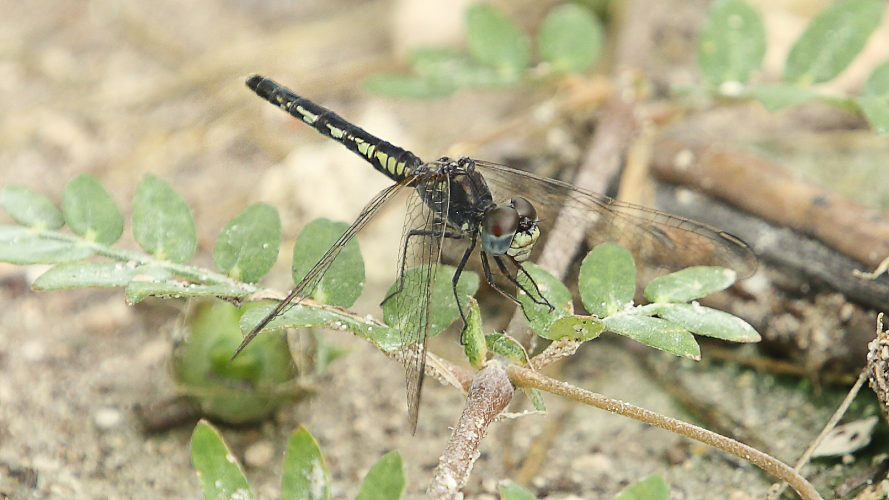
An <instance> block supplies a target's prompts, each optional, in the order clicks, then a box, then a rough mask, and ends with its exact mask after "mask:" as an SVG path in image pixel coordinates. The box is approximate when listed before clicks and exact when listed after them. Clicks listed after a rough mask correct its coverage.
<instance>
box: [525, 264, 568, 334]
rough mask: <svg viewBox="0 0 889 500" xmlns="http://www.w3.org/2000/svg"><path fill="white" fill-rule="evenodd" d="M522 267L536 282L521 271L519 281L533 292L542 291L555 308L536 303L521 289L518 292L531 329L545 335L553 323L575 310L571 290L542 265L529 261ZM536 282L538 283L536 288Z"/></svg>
mask: <svg viewBox="0 0 889 500" xmlns="http://www.w3.org/2000/svg"><path fill="white" fill-rule="evenodd" d="M522 267H523V268H524V269H525V271H527V273H528V275H530V276H531V279H532V280H533V282H534V283H531V281H529V280H528V277H527V276H525V274H524V273H519V275H518V278H517V279H518V282H519V283H520V284H521V285H522V286H523V287H525V289H526V290H529V291H531V292H532V293H533V292H534V291H535V290H539V291H540V293H541V294H543V296H544V297H546V300H547V301H549V303H550V304H552V305H553V307H554V308H555V309H553V310H550V308H549V306H548V305H546V304H538V303H535V302H534V301H533V300H531V297H530V296H528V295H527V294H526V293H525V292H523V291H522V290H521V289H519V290H517V292H516V298H518V299H519V303H520V304H521V306H522V312H523V313H524V314H525V318H526V319H528V323H529V324H530V326H531V329H532V330H534V332H536V333H537V335H541V336H545V335H546V334H547V331H548V330H549V328H550V326H551V325H552V324H553V323H555V322H556V321H558V320H559V318H562V317H564V316H567V315H568V314H570V313H571V312H573V311H574V309H573V308H574V304H573V302H572V298H571V292H570V291H569V290H568V288H567V287H565V284H564V283H562V282H561V281H559V280H558V279H556V277H555V276H553V275H552V274H550V273H548V272H546V271H545V270H544V269H543V268H541V267H540V266H538V265H536V264H533V263H530V262H528V263H525V264H523V265H522ZM534 284H536V285H537V286H536V288H535V286H534ZM538 299H539V297H538Z"/></svg>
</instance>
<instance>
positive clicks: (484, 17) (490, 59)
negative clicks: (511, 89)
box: [466, 3, 531, 80]
mask: <svg viewBox="0 0 889 500" xmlns="http://www.w3.org/2000/svg"><path fill="white" fill-rule="evenodd" d="M466 44H467V46H468V49H469V53H470V54H472V57H474V58H475V59H476V60H477V61H478V62H480V63H481V64H484V65H486V66H490V67H492V68H495V69H496V70H498V71H499V72H501V73H502V74H503V76H504V77H508V78H511V79H513V80H518V79H519V77H520V76H521V74H522V72H523V71H524V70H525V68H527V67H528V64H529V63H530V61H531V49H530V46H529V44H528V39H527V37H526V36H525V34H524V33H522V31H521V30H520V29H519V27H518V26H516V25H515V23H513V22H512V21H511V20H510V19H509V18H508V17H506V16H505V15H504V14H503V13H501V12H500V11H498V10H496V9H494V8H493V7H491V6H490V5H487V4H484V3H477V4H475V5H473V6H471V7H470V8H469V9H468V11H467V14H466Z"/></svg>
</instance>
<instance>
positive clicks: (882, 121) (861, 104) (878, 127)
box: [855, 96, 889, 134]
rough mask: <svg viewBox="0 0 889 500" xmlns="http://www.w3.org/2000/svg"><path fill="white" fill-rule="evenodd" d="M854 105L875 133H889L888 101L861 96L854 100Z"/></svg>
mask: <svg viewBox="0 0 889 500" xmlns="http://www.w3.org/2000/svg"><path fill="white" fill-rule="evenodd" d="M855 103H856V104H857V105H858V108H859V109H861V112H862V113H863V114H864V116H865V118H867V121H868V123H870V126H871V127H873V128H874V130H875V131H876V132H878V133H880V134H886V133H889V100H886V99H881V98H879V97H873V96H862V97H859V98H858V99H856V100H855Z"/></svg>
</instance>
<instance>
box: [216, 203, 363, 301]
mask: <svg viewBox="0 0 889 500" xmlns="http://www.w3.org/2000/svg"><path fill="white" fill-rule="evenodd" d="M280 247H281V219H280V218H279V217H278V211H277V210H275V209H274V207H272V206H271V205H268V204H266V203H255V204H253V205H250V206H249V207H247V208H245V209H244V211H243V212H241V213H240V214H238V215H236V216H235V217H234V218H233V219H232V220H231V221H229V223H228V224H226V226H225V228H224V229H223V230H222V233H220V234H219V239H217V240H216V246H215V247H214V248H213V263H214V264H215V265H216V268H217V269H219V270H220V271H222V272H223V273H225V274H227V275H229V276H231V277H232V278H234V279H236V280H240V281H245V282H247V283H256V282H257V281H259V280H260V278H262V277H263V276H265V275H266V273H268V272H269V271H270V270H271V269H272V266H273V265H274V264H275V261H276V260H277V259H278V249H279V248H280ZM350 305H351V304H350Z"/></svg>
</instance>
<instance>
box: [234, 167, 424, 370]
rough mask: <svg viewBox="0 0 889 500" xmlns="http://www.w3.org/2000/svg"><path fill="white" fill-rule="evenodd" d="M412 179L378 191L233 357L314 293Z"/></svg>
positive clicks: (252, 331) (249, 334)
mask: <svg viewBox="0 0 889 500" xmlns="http://www.w3.org/2000/svg"><path fill="white" fill-rule="evenodd" d="M411 180H412V178H408V179H405V180H404V181H402V182H399V183H397V184H393V185H391V186H389V187H388V188H386V189H384V190H382V191H380V192H379V193H377V195H376V196H374V197H373V199H371V200H370V202H369V203H368V204H367V205H365V206H364V208H363V209H362V210H361V213H360V214H358V217H357V218H356V219H355V222H353V223H352V225H351V226H349V228H348V229H346V232H344V233H343V235H342V236H340V238H339V239H338V240H337V241H336V243H334V244H333V246H331V247H330V249H329V250H327V253H325V254H324V256H323V257H321V260H319V261H318V263H317V264H315V266H314V267H313V268H312V269H311V270H310V271H309V272H308V273H307V274H306V276H305V277H304V278H303V279H302V280H301V281H300V282H299V283H297V285H296V286H295V287H294V288H293V289H292V290H290V292H288V293H287V297H286V298H285V299H284V300H282V301H281V302H280V303H278V305H277V306H275V308H274V309H273V310H272V311H271V312H269V313H268V314H267V315H266V316H265V317H264V318H263V319H262V321H260V322H259V323H258V324H257V325H256V326H254V327H253V329H252V330H250V333H248V334H247V335H246V336H245V337H244V340H243V342H241V345H239V346H238V348H237V350H235V353H234V355H232V359H235V358H236V357H237V356H238V354H240V353H241V351H243V350H244V348H245V347H247V344H249V343H250V341H251V340H253V338H254V337H256V335H258V334H259V332H261V331H262V329H263V328H265V327H266V326H267V325H268V324H269V323H271V322H272V320H274V319H275V318H276V317H278V316H279V315H281V313H283V312H284V311H285V310H287V309H288V308H290V307H293V306H295V305H296V304H299V303H300V302H301V301H302V300H303V299H304V298H306V297H308V296H310V295H311V294H312V292H313V291H314V290H315V287H317V286H318V283H319V282H320V281H321V278H322V277H323V276H324V273H325V272H327V270H328V269H329V268H330V265H331V264H332V263H333V261H334V259H336V256H337V255H339V253H340V251H341V250H342V249H343V248H345V246H346V243H348V242H349V241H350V240H351V239H352V238H354V237H355V235H356V234H358V232H359V231H361V229H363V228H364V226H365V225H367V223H368V222H369V221H370V220H371V219H372V218H373V216H374V215H375V214H376V213H377V211H378V210H379V209H380V208H381V207H382V206H383V205H385V204H386V203H387V202H388V201H389V200H391V199H392V197H393V196H395V194H397V193H398V191H399V190H401V188H403V187H404V186H405V185H408V184H409V183H410V182H411Z"/></svg>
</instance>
